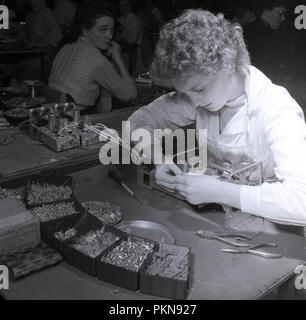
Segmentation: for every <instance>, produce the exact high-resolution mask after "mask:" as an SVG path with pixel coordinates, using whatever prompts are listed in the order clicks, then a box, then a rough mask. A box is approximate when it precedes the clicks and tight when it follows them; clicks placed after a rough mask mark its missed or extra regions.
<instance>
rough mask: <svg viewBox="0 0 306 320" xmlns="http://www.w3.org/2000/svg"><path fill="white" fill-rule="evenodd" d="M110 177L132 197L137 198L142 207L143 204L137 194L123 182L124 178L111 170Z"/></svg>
mask: <svg viewBox="0 0 306 320" xmlns="http://www.w3.org/2000/svg"><path fill="white" fill-rule="evenodd" d="M108 176H109V177H110V178H111V179H113V180H114V181H116V182H117V183H119V184H120V185H121V186H122V187H123V188H124V189H125V190H126V191H127V192H128V193H129V194H130V195H131V196H132V197H134V198H135V200H137V201H138V202H139V203H140V204H141V205H143V204H142V202H141V201H140V200H139V199H138V198H137V197H136V195H135V193H134V192H133V191H132V190H131V189H130V188H129V187H128V186H127V185H126V184H125V183H124V182H123V180H122V178H121V177H120V176H119V175H118V173H117V172H116V171H115V170H109V171H108Z"/></svg>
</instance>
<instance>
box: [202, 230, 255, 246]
mask: <svg viewBox="0 0 306 320" xmlns="http://www.w3.org/2000/svg"><path fill="white" fill-rule="evenodd" d="M196 234H197V236H199V237H200V238H204V239H209V240H219V241H221V242H223V243H226V244H229V245H231V246H233V247H249V246H250V244H249V243H246V242H238V241H239V240H249V241H250V240H251V239H252V238H251V237H250V236H247V235H245V234H241V233H220V234H216V233H214V232H212V231H208V230H199V231H197V232H196ZM225 238H235V240H236V242H235V241H231V240H227V239H225Z"/></svg>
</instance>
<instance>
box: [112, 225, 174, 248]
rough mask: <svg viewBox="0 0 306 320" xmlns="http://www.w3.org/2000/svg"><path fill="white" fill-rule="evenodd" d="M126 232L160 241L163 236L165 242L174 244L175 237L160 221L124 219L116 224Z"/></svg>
mask: <svg viewBox="0 0 306 320" xmlns="http://www.w3.org/2000/svg"><path fill="white" fill-rule="evenodd" d="M116 228H118V229H121V230H122V231H124V232H126V233H130V234H133V235H136V236H139V237H143V238H146V239H150V240H154V241H157V242H161V241H162V239H163V238H164V242H165V243H170V244H175V239H174V238H173V236H172V235H171V233H170V232H169V230H168V228H167V227H165V226H163V225H162V224H160V223H156V222H153V221H145V220H126V221H122V222H120V223H119V224H118V225H116Z"/></svg>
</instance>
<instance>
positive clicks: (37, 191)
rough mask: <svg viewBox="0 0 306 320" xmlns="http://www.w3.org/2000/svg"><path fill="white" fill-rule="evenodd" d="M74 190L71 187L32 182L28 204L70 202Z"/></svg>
mask: <svg viewBox="0 0 306 320" xmlns="http://www.w3.org/2000/svg"><path fill="white" fill-rule="evenodd" d="M71 195H72V189H71V187H69V186H56V185H51V184H47V183H44V184H40V183H35V182H32V183H31V184H30V185H29V186H28V196H27V201H28V204H36V203H39V204H41V203H50V202H55V201H63V200H69V199H70V198H71Z"/></svg>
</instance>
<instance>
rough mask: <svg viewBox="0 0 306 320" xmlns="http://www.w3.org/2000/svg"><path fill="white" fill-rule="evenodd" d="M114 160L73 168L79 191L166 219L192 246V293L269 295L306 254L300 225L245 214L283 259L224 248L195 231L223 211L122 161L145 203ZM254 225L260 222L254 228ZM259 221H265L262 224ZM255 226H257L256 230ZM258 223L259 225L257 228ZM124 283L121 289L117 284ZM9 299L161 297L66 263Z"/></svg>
mask: <svg viewBox="0 0 306 320" xmlns="http://www.w3.org/2000/svg"><path fill="white" fill-rule="evenodd" d="M108 169H110V166H99V167H95V168H90V169H86V170H83V171H80V172H78V173H75V174H74V177H75V179H76V195H77V197H78V198H79V199H80V200H107V201H110V202H112V203H115V204H118V205H120V207H121V209H122V212H123V215H124V220H130V219H132V220H134V219H138V220H150V221H155V222H158V223H162V224H164V225H165V226H166V227H168V229H169V231H170V232H171V234H172V235H173V237H174V238H175V239H176V243H177V244H181V245H185V246H189V247H190V248H191V252H192V262H191V279H190V287H191V289H190V292H189V295H188V299H257V298H261V297H264V296H265V295H266V294H268V293H269V292H270V291H271V290H273V289H274V288H276V287H277V286H278V285H279V284H281V283H282V282H284V281H285V280H287V279H288V278H289V277H291V276H292V275H293V274H294V270H295V268H296V267H297V266H298V265H300V264H301V263H302V262H304V260H305V247H306V240H305V238H304V237H303V236H302V235H299V234H298V232H297V230H296V229H293V228H287V227H281V226H277V225H274V224H272V223H269V222H268V221H265V222H264V224H262V220H261V221H260V222H259V224H258V223H257V222H256V221H255V220H254V217H250V216H248V215H245V216H244V217H243V218H242V219H241V222H242V223H241V231H243V232H251V233H252V232H253V231H258V230H261V231H262V233H261V234H260V235H258V236H256V237H255V238H254V240H253V242H254V243H258V242H276V243H277V244H278V248H276V249H273V250H274V251H276V252H281V253H282V254H283V258H282V259H277V260H270V259H265V258H261V257H257V256H252V255H232V254H227V253H223V252H222V251H221V249H222V248H226V247H227V245H225V244H222V243H220V242H217V241H213V240H203V239H201V238H198V237H197V236H195V234H194V232H195V231H196V230H199V229H207V230H211V231H218V230H222V224H223V218H224V214H223V213H220V212H219V213H218V212H205V213H203V212H202V213H199V212H196V210H195V208H194V207H192V206H190V205H189V204H188V203H186V202H184V201H181V200H178V199H175V198H173V197H170V196H165V195H164V194H163V193H161V192H159V191H157V190H153V191H151V190H148V189H145V188H143V187H140V186H137V184H136V168H135V167H134V166H132V165H127V166H117V169H118V170H120V174H121V176H122V177H123V178H124V179H125V181H127V182H128V184H129V185H130V186H131V188H132V189H134V190H135V191H136V193H137V195H138V197H140V198H141V200H142V202H143V203H144V205H143V206H140V205H139V204H138V202H137V201H135V199H133V198H131V197H130V196H129V194H128V193H126V191H125V190H124V189H122V188H121V187H120V186H118V185H117V184H115V183H114V182H113V181H112V180H110V179H109V178H108V177H107V170H108ZM254 226H255V228H253V227H254ZM259 226H260V227H259ZM252 228H253V231H252ZM258 228H259V229H258ZM118 289H119V290H118ZM3 294H4V295H5V298H7V299H116V300H120V299H157V298H158V297H154V296H148V295H143V294H141V293H136V292H132V291H129V290H126V289H123V288H118V287H116V286H113V285H111V284H108V283H105V282H102V281H100V280H98V279H97V278H92V277H90V276H87V275H86V274H84V273H82V272H81V271H79V270H77V269H75V268H73V267H72V266H69V265H67V264H66V263H61V264H60V265H58V266H55V267H52V268H49V269H47V270H45V271H41V272H39V273H37V274H34V275H31V276H29V277H27V278H25V279H22V280H19V281H17V282H16V283H12V284H11V287H10V289H9V290H8V291H5V292H4V293H3Z"/></svg>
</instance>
